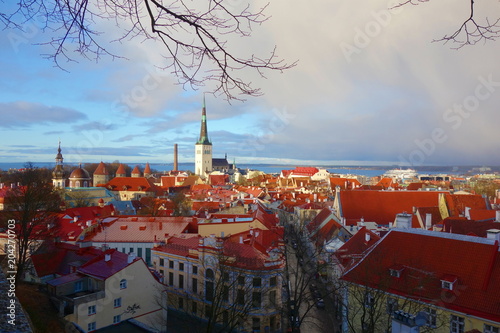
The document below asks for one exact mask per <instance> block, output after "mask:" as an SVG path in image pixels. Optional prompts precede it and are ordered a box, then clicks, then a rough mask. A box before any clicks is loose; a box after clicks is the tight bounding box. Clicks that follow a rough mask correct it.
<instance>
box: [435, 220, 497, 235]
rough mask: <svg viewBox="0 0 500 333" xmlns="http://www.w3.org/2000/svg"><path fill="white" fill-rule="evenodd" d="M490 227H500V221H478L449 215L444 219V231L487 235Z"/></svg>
mask: <svg viewBox="0 0 500 333" xmlns="http://www.w3.org/2000/svg"><path fill="white" fill-rule="evenodd" d="M489 229H500V223H498V222H494V221H484V222H476V221H474V220H468V219H467V218H465V217H448V218H446V219H444V220H443V232H448V233H453V234H460V235H468V234H474V235H476V236H478V237H486V236H487V232H486V231H488V230H489Z"/></svg>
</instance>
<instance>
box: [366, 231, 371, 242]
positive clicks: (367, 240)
mask: <svg viewBox="0 0 500 333" xmlns="http://www.w3.org/2000/svg"><path fill="white" fill-rule="evenodd" d="M370 238H371V237H370V233H369V232H368V231H366V232H365V242H367V243H368V242H369V241H370Z"/></svg>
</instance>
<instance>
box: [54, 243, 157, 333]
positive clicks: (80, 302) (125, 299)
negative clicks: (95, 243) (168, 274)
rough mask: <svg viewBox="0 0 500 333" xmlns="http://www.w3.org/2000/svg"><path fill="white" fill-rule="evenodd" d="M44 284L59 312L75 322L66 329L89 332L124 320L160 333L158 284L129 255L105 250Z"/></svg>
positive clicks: (141, 261) (142, 262) (144, 267)
mask: <svg viewBox="0 0 500 333" xmlns="http://www.w3.org/2000/svg"><path fill="white" fill-rule="evenodd" d="M47 286H48V291H49V293H50V295H51V296H52V297H53V299H54V300H57V303H58V305H59V311H60V314H61V315H62V316H63V317H64V319H65V320H67V321H69V322H71V323H72V324H73V325H74V326H75V327H74V328H72V329H70V328H68V329H70V330H68V332H71V331H75V332H93V331H95V330H98V329H101V328H105V327H108V326H112V325H118V324H120V323H122V322H124V321H133V322H139V323H141V325H143V326H147V327H150V328H152V329H156V330H157V331H160V332H166V307H164V306H163V304H166V294H165V293H164V292H163V290H164V288H163V286H162V284H161V283H160V282H159V281H158V279H157V278H156V277H155V276H154V275H153V274H152V272H151V271H150V270H149V269H148V267H147V266H146V264H145V263H144V261H143V260H142V259H140V258H137V257H135V256H134V255H127V254H124V253H121V252H118V251H116V250H114V249H109V250H106V251H105V252H103V253H101V254H100V255H98V256H96V257H94V258H93V259H90V260H88V261H87V262H85V263H84V264H82V265H81V266H79V267H74V266H73V268H72V270H71V272H70V273H69V274H66V275H62V276H60V277H57V278H55V279H52V280H50V281H48V282H47ZM75 328H76V329H75Z"/></svg>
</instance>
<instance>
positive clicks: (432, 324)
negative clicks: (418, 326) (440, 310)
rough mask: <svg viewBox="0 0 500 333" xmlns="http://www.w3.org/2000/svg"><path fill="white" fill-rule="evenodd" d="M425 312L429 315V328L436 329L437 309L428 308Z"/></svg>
mask: <svg viewBox="0 0 500 333" xmlns="http://www.w3.org/2000/svg"><path fill="white" fill-rule="evenodd" d="M425 312H426V313H427V316H428V318H427V324H426V325H427V326H430V327H436V325H437V324H436V323H437V313H436V309H432V308H426V309H425Z"/></svg>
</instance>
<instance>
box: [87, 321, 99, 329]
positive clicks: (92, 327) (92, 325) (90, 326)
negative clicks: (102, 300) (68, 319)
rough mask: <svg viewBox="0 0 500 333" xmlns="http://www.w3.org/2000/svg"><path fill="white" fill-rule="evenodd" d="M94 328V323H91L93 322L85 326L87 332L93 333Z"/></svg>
mask: <svg viewBox="0 0 500 333" xmlns="http://www.w3.org/2000/svg"><path fill="white" fill-rule="evenodd" d="M96 326H97V325H96V323H95V321H93V322H91V323H88V324H87V331H95V329H96Z"/></svg>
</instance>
